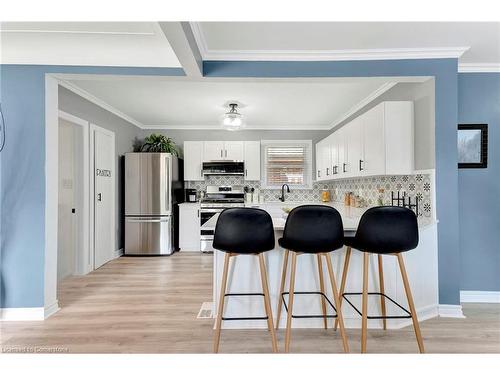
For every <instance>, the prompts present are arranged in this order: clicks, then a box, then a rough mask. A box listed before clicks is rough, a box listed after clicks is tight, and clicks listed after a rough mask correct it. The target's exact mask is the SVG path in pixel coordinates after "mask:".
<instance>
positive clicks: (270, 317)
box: [259, 254, 278, 353]
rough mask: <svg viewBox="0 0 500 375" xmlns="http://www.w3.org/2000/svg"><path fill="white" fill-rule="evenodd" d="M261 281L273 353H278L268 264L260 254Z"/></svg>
mask: <svg viewBox="0 0 500 375" xmlns="http://www.w3.org/2000/svg"><path fill="white" fill-rule="evenodd" d="M259 265H260V279H261V281H262V293H264V306H265V307H266V314H267V325H268V327H269V331H271V340H272V343H273V352H274V353H277V352H278V343H277V341H276V332H274V325H273V312H272V310H271V300H270V298H269V286H268V284H267V273H266V264H265V263H264V255H262V254H259Z"/></svg>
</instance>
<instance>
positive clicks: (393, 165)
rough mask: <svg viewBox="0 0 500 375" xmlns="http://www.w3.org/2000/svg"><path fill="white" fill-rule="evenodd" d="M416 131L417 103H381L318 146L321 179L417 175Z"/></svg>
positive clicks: (317, 164) (319, 176) (318, 174)
mask: <svg viewBox="0 0 500 375" xmlns="http://www.w3.org/2000/svg"><path fill="white" fill-rule="evenodd" d="M413 128H414V119H413V102H409V101H397V102H383V103H380V104H379V105H377V106H375V107H374V108H372V109H370V110H369V111H367V112H365V113H364V114H362V115H361V116H359V117H356V118H355V119H354V120H352V121H351V122H349V123H347V124H346V125H344V126H343V127H342V128H341V129H339V130H338V131H336V132H334V133H332V134H331V135H330V136H328V137H327V138H325V139H323V140H321V141H320V142H318V143H317V144H316V169H317V171H316V173H317V176H316V177H317V179H318V180H319V181H322V180H332V179H338V178H349V177H360V176H378V175H402V174H411V173H413V171H414V136H413V132H414V130H413ZM327 150H329V154H328V151H327ZM330 171H331V173H329V172H330Z"/></svg>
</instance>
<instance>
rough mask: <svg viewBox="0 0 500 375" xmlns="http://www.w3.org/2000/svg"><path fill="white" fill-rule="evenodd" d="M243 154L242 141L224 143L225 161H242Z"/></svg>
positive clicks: (243, 143) (243, 145) (243, 144)
mask: <svg viewBox="0 0 500 375" xmlns="http://www.w3.org/2000/svg"><path fill="white" fill-rule="evenodd" d="M244 153H245V142H243V141H226V142H224V159H225V160H243V159H244Z"/></svg>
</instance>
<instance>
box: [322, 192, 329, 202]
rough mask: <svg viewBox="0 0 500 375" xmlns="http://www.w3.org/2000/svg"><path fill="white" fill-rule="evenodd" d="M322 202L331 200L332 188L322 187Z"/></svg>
mask: <svg viewBox="0 0 500 375" xmlns="http://www.w3.org/2000/svg"><path fill="white" fill-rule="evenodd" d="M321 202H325V203H326V202H330V190H328V189H322V190H321Z"/></svg>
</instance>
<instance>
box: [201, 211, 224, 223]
mask: <svg viewBox="0 0 500 375" xmlns="http://www.w3.org/2000/svg"><path fill="white" fill-rule="evenodd" d="M222 211H223V210H221V209H216V208H214V209H205V208H202V209H201V210H200V226H202V225H203V224H205V223H206V222H207V221H208V220H210V219H211V218H212V217H213V216H214V215H216V214H218V213H220V212H222Z"/></svg>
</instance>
